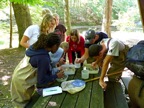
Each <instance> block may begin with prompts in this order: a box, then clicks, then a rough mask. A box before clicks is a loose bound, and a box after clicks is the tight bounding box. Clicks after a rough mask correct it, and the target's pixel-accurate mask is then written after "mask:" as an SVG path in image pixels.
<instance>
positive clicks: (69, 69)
mask: <svg viewBox="0 0 144 108" xmlns="http://www.w3.org/2000/svg"><path fill="white" fill-rule="evenodd" d="M62 68H63V69H64V73H65V74H66V75H74V74H75V65H72V64H71V65H70V64H64V65H62Z"/></svg>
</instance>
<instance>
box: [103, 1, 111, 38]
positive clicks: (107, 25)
mask: <svg viewBox="0 0 144 108" xmlns="http://www.w3.org/2000/svg"><path fill="white" fill-rule="evenodd" d="M112 2H113V0H106V2H105V10H104V16H103V24H102V31H104V32H106V33H107V34H108V37H111V14H112Z"/></svg>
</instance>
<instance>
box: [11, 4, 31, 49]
mask: <svg viewBox="0 0 144 108" xmlns="http://www.w3.org/2000/svg"><path fill="white" fill-rule="evenodd" d="M12 6H13V10H14V16H15V20H16V23H17V27H18V34H19V42H20V40H21V38H22V36H23V33H24V31H25V29H26V28H27V27H28V26H30V25H31V24H32V20H31V16H30V11H29V8H28V6H27V5H23V4H14V3H12ZM19 47H21V46H20V45H19Z"/></svg>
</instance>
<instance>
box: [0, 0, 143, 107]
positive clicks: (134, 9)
mask: <svg viewBox="0 0 144 108" xmlns="http://www.w3.org/2000/svg"><path fill="white" fill-rule="evenodd" d="M11 1H17V3H21V2H22V1H25V0H11ZM26 1H29V0H26ZM34 1H35V2H33V1H32V0H31V1H29V2H28V3H27V2H25V4H26V5H24V7H27V9H29V11H30V16H29V17H28V18H30V20H31V24H40V22H41V19H42V16H41V15H42V14H41V12H42V9H43V8H49V9H50V10H51V11H52V12H53V13H54V12H56V13H58V14H59V15H60V22H61V23H62V24H65V23H66V22H65V19H66V18H65V16H66V15H65V3H66V2H68V3H69V17H68V18H69V20H70V22H69V23H70V28H77V29H78V30H79V31H80V33H81V34H82V35H84V33H85V31H86V30H88V29H90V28H92V29H95V30H96V31H101V30H102V23H103V15H104V7H105V1H106V0H34ZM10 6H11V7H12V8H11V9H12V10H11V9H10ZM16 6H17V5H15V4H10V2H9V0H1V1H0V49H1V50H0V108H12V105H11V97H10V91H9V89H10V81H11V75H12V72H13V70H14V68H15V66H16V65H17V64H18V62H19V61H20V60H21V59H22V57H24V49H21V48H18V47H20V46H19V40H20V39H21V37H22V35H19V29H18V25H17V21H16V20H15V17H16V15H15V14H17V15H21V13H14V11H13V8H15V9H17V10H19V9H21V8H19V7H18V6H23V5H18V6H17V8H16ZM25 9H26V8H25ZM23 11H24V12H25V10H23ZM10 12H12V16H10ZM10 17H11V18H12V24H11V23H10V22H11V19H10ZM22 17H26V16H20V17H19V20H21V18H22ZM10 24H11V25H12V30H11V26H10ZM23 25H26V22H23ZM27 26H28V25H27ZM25 28H26V27H25ZM10 31H11V32H12V37H10V35H11V33H10ZM21 34H22V33H21ZM111 37H116V38H119V39H121V40H123V41H124V42H128V43H129V44H130V43H136V42H137V41H139V40H141V39H144V35H143V29H142V23H141V18H140V14H139V7H138V3H137V0H113V4H112V15H111ZM10 38H11V39H12V43H11V46H10ZM10 47H11V48H10Z"/></svg>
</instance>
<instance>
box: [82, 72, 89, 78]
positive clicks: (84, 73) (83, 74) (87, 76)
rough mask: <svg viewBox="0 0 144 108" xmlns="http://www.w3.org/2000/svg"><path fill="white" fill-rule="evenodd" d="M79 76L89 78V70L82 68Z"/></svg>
mask: <svg viewBox="0 0 144 108" xmlns="http://www.w3.org/2000/svg"><path fill="white" fill-rule="evenodd" d="M81 78H82V79H88V78H89V71H88V70H82V71H81Z"/></svg>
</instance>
